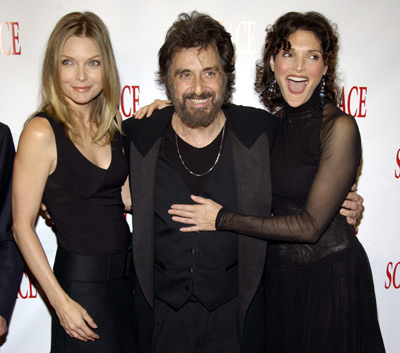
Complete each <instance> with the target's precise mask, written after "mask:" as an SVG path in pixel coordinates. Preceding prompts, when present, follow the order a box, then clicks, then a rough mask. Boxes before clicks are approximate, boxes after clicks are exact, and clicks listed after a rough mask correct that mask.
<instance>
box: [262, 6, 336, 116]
mask: <svg viewBox="0 0 400 353" xmlns="http://www.w3.org/2000/svg"><path fill="white" fill-rule="evenodd" d="M298 30H303V31H308V32H312V33H314V35H315V36H316V38H317V39H318V40H319V42H320V44H321V48H322V57H323V60H324V63H325V65H327V66H328V71H327V73H326V75H325V82H326V86H325V92H326V97H327V98H328V99H331V100H333V101H336V96H337V92H336V83H335V82H336V66H337V60H338V59H337V54H338V50H339V46H338V34H337V29H336V25H334V24H332V23H331V22H330V21H329V20H328V19H327V18H325V17H324V16H323V15H321V14H320V13H318V12H305V13H299V12H288V13H286V14H285V15H283V16H281V17H279V18H278V19H277V20H276V22H275V23H274V24H273V25H272V26H268V27H267V29H266V32H267V36H266V38H265V44H264V48H263V58H262V59H261V60H260V61H258V62H257V64H256V81H255V90H256V92H257V93H258V95H259V97H260V100H261V102H262V103H263V104H264V105H265V106H266V107H267V108H268V109H269V110H271V111H274V110H276V109H277V108H279V107H281V106H282V105H283V97H282V94H281V92H280V90H279V87H277V92H276V93H275V95H274V96H273V97H271V98H270V99H268V89H269V85H270V84H271V82H272V81H273V80H274V78H275V77H274V72H273V71H272V70H271V67H270V58H271V57H275V56H276V54H278V53H279V51H280V50H281V49H283V50H289V49H290V43H289V41H288V38H289V36H290V35H291V34H292V33H294V32H296V31H298Z"/></svg>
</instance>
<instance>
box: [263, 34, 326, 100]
mask: <svg viewBox="0 0 400 353" xmlns="http://www.w3.org/2000/svg"><path fill="white" fill-rule="evenodd" d="M288 40H289V42H290V45H291V48H290V49H289V50H287V51H285V50H280V51H279V53H278V54H277V55H276V56H275V58H271V60H270V65H271V69H272V71H274V73H275V78H276V81H277V83H278V85H279V88H280V90H281V93H282V96H283V98H284V99H285V101H286V102H287V103H288V104H289V105H290V106H291V107H298V106H300V105H302V104H304V103H305V102H307V101H308V100H309V99H310V97H311V95H312V94H313V92H314V90H315V88H316V87H317V86H318V84H319V82H320V81H321V78H322V75H324V74H325V73H326V71H327V70H328V67H327V66H325V64H324V60H323V57H322V54H323V53H322V48H321V44H320V42H319V41H318V39H317V37H316V36H315V34H314V33H313V32H309V31H303V30H298V31H296V32H294V33H292V34H291V35H290V36H289V38H288Z"/></svg>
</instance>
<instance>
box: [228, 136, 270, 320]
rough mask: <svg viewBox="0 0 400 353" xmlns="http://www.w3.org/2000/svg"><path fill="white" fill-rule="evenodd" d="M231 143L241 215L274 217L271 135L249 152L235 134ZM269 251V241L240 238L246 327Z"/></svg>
mask: <svg viewBox="0 0 400 353" xmlns="http://www.w3.org/2000/svg"><path fill="white" fill-rule="evenodd" d="M231 139H232V151H233V162H234V168H235V177H236V182H237V190H238V209H239V212H240V213H243V214H250V215H254V216H263V217H265V216H268V215H270V213H271V183H270V169H269V142H268V138H267V135H266V134H262V135H260V137H259V138H258V140H257V141H256V142H255V143H254V144H253V145H252V147H251V148H249V149H248V148H247V147H245V146H244V145H243V144H242V143H241V142H240V141H239V139H238V138H237V137H236V136H235V135H234V134H233V133H231ZM266 250H267V242H266V241H263V240H259V239H257V238H254V237H249V236H245V235H239V302H240V319H241V320H240V322H241V324H242V325H243V324H244V319H245V314H246V312H247V311H248V308H249V305H250V303H251V300H252V299H253V298H254V295H255V293H256V291H257V289H258V287H259V286H260V283H261V278H262V275H263V272H264V267H265V257H266Z"/></svg>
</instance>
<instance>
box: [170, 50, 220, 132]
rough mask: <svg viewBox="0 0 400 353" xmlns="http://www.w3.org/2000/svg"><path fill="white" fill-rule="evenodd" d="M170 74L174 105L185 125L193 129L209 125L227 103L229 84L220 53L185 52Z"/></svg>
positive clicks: (180, 53)
mask: <svg viewBox="0 0 400 353" xmlns="http://www.w3.org/2000/svg"><path fill="white" fill-rule="evenodd" d="M170 72H171V74H170V75H171V80H170V85H171V87H170V88H171V92H172V95H173V98H172V101H173V104H174V107H175V112H176V113H177V114H178V115H179V117H180V118H181V120H182V122H183V123H184V124H185V125H186V126H188V127H190V128H197V127H206V126H208V125H210V124H211V123H212V122H213V121H214V120H215V118H216V116H217V115H218V113H219V111H220V109H221V106H222V103H223V102H224V91H225V90H226V81H227V80H226V78H225V75H224V74H223V72H222V68H221V65H220V61H219V56H218V52H217V51H216V50H215V49H214V47H212V46H209V47H208V48H207V49H199V48H189V49H182V50H180V51H179V52H178V53H176V54H175V56H174V58H173V60H172V67H171V71H170Z"/></svg>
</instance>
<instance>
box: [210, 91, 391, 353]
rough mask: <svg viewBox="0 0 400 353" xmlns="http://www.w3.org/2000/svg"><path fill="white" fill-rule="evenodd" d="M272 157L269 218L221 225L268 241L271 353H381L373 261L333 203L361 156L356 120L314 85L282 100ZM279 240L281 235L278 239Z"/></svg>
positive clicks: (234, 218) (226, 216)
mask: <svg viewBox="0 0 400 353" xmlns="http://www.w3.org/2000/svg"><path fill="white" fill-rule="evenodd" d="M278 116H280V118H281V119H282V124H281V129H280V132H279V133H278V137H277V140H276V142H275V145H274V149H273V152H272V157H271V177H272V190H273V212H274V217H271V218H260V217H251V216H242V215H237V214H233V213H230V212H227V211H223V212H221V214H220V215H219V217H218V224H217V229H229V230H234V231H237V232H239V233H245V234H248V235H251V236H255V237H259V238H261V239H268V240H272V241H271V242H270V243H269V246H268V255H267V267H266V279H265V300H266V302H265V303H266V322H267V349H266V352H268V353H293V352H296V353H322V352H323V353H361V352H362V353H382V352H385V348H384V345H383V340H382V336H381V332H380V328H379V324H378V320H377V311H376V302H375V294H374V286H373V280H372V274H371V269H370V265H369V261H368V258H367V255H366V253H365V251H364V249H363V247H362V245H361V244H360V242H359V241H358V239H357V237H356V235H355V232H354V229H353V227H352V226H350V225H349V224H347V222H346V219H345V217H343V216H341V215H340V214H339V209H340V205H341V203H342V201H343V200H344V198H345V196H346V194H347V192H348V190H349V189H350V186H351V184H352V183H353V181H354V180H355V175H356V171H357V168H358V165H359V161H360V156H361V143H360V136H359V132H358V128H357V124H356V123H355V120H354V119H353V118H352V117H351V116H348V115H346V114H345V113H343V112H342V111H341V110H339V109H338V108H337V107H336V106H335V105H334V104H333V103H331V102H326V103H325V106H324V109H323V110H322V109H321V105H320V102H319V97H318V94H317V92H314V94H313V96H312V97H311V98H310V100H309V101H308V102H306V103H305V104H304V105H302V106H300V107H298V108H292V107H290V106H288V105H287V104H285V106H284V108H283V109H282V110H281V111H280V112H279V113H278ZM283 241H285V242H283Z"/></svg>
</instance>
